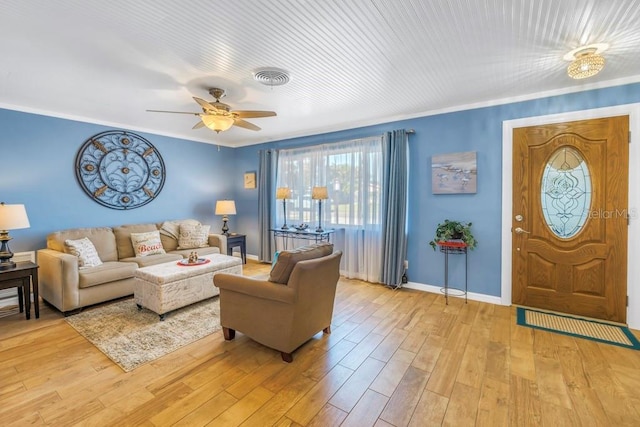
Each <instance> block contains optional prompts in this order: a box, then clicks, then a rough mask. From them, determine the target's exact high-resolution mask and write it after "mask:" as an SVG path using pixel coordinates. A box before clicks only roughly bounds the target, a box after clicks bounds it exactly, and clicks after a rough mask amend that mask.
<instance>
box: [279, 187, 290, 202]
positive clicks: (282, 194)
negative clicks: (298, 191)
mask: <svg viewBox="0 0 640 427" xmlns="http://www.w3.org/2000/svg"><path fill="white" fill-rule="evenodd" d="M290 198H291V189H290V188H289V187H278V189H277V190H276V199H278V200H281V199H290Z"/></svg>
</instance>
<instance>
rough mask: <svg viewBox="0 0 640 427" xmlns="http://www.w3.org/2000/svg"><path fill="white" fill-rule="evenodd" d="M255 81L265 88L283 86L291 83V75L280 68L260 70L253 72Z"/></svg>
mask: <svg viewBox="0 0 640 427" xmlns="http://www.w3.org/2000/svg"><path fill="white" fill-rule="evenodd" d="M253 79H254V80H255V81H257V82H258V83H262V84H263V85H265V86H282V85H286V84H287V83H289V80H290V79H291V78H290V76H289V73H288V72H286V71H285V70H281V69H279V68H259V69H257V70H255V71H254V72H253Z"/></svg>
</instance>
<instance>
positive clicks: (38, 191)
mask: <svg viewBox="0 0 640 427" xmlns="http://www.w3.org/2000/svg"><path fill="white" fill-rule="evenodd" d="M635 102H640V84H632V85H625V86H619V87H613V88H606V89H598V90H591V91H586V92H581V93H575V94H569V95H562V96H554V97H547V98H541V99H537V100H532V101H526V102H517V103H511V104H504V105H499V106H494V107H487V108H478V109H473V110H466V111H460V112H454V113H448V114H440V115H434V116H429V117H422V118H416V119H411V120H404V121H399V122H394V123H387V124H382V125H376V126H369V127H363V128H357V129H350V130H345V131H340V132H333V133H328V134H322V135H313V136H309V137H303V138H295V139H289V140H283V141H277V142H272V143H268V144H261V145H255V146H249V147H243V148H238V149H230V148H224V147H222V148H220V149H218V147H216V146H213V145H208V144H203V143H199V142H192V141H186V140H179V139H174V138H169V137H163V136H158V135H152V134H146V133H143V132H136V133H138V134H140V135H141V136H143V137H145V138H147V139H148V140H149V141H150V142H151V143H152V144H154V145H155V146H156V147H157V149H158V151H159V152H160V153H161V155H162V157H163V159H164V162H165V165H166V170H167V179H166V182H165V186H164V188H163V190H162V192H161V193H160V195H159V196H158V197H157V198H156V199H155V200H154V201H152V202H151V203H149V204H147V205H145V206H143V207H141V208H138V209H134V210H131V211H118V210H113V209H108V208H105V207H103V206H101V205H99V204H97V203H95V202H93V201H92V200H91V199H90V198H89V197H88V196H87V195H85V194H84V192H83V191H82V189H81V188H80V186H79V185H78V183H77V182H76V178H75V173H74V161H75V156H76V153H77V151H78V149H79V148H80V146H81V145H82V144H83V142H84V141H85V140H86V139H87V138H88V137H90V136H92V135H95V134H97V133H99V132H103V131H105V130H110V129H112V128H108V127H105V126H100V125H95V124H89V123H83V122H77V121H72V120H64V119H57V118H52V117H46V116H40V115H35V114H28V113H21V112H16V111H10V110H2V109H0V129H1V130H2V132H1V134H0V164H1V165H2V175H1V176H2V177H1V178H0V201H5V202H6V203H24V204H25V205H26V208H27V212H28V214H29V219H30V222H31V228H29V229H25V230H14V231H12V232H11V235H12V236H13V237H14V241H12V242H11V249H12V250H13V251H14V252H19V251H26V250H35V249H38V248H41V247H44V246H45V238H46V235H47V233H49V232H51V231H55V230H61V229H65V228H74V227H91V226H111V225H119V224H132V223H143V222H159V221H162V220H165V219H175V218H187V217H192V218H196V219H199V220H201V221H203V222H205V223H208V224H212V225H213V227H214V230H215V228H216V227H217V226H218V225H220V224H221V220H220V217H217V216H215V215H214V214H213V210H214V204H215V201H216V200H217V199H221V198H234V199H235V200H236V206H237V210H238V215H236V216H232V217H230V223H229V226H230V228H231V230H232V231H238V232H243V233H246V234H247V245H248V248H247V249H248V252H249V253H250V254H258V221H257V218H258V191H257V190H256V189H244V188H243V174H244V173H245V172H248V171H257V169H258V150H260V149H264V148H287V147H297V146H302V145H315V144H321V143H330V142H336V141H344V140H348V139H353V138H359V137H363V136H369V135H376V134H381V133H383V132H385V131H389V130H393V129H397V128H405V129H409V128H413V129H415V130H416V134H415V135H411V136H410V138H409V145H410V174H409V211H408V212H409V224H408V231H409V247H408V259H409V272H408V274H409V279H410V280H411V281H412V282H416V283H422V284H431V285H441V284H442V282H443V275H444V271H443V255H442V254H440V253H438V252H434V251H433V250H432V249H431V247H430V246H429V245H428V242H429V241H430V240H431V239H432V236H433V231H434V229H435V227H436V225H437V224H438V223H439V222H441V221H442V220H444V219H445V218H450V219H458V220H463V221H471V222H473V232H474V234H475V236H476V238H477V239H478V241H479V246H478V248H477V249H476V250H475V251H473V252H470V254H469V290H470V291H472V292H476V293H481V294H486V295H493V296H499V295H500V269H501V247H500V245H501V234H500V233H501V217H502V213H501V197H502V195H501V188H502V175H501V171H502V164H501V159H502V122H503V121H505V120H511V119H517V118H523V117H532V116H540V115H546V114H554V113H561V112H568V111H576V110H585V109H590V108H599V107H605V106H612V105H621V104H628V103H635ZM458 151H477V156H478V157H477V160H478V192H477V193H476V194H471V195H433V194H431V173H430V172H431V170H430V168H431V157H432V156H433V155H434V154H442V153H451V152H458ZM460 262H461V257H456V259H453V260H452V265H451V268H452V269H453V270H454V271H456V270H457V271H458V272H459V269H457V268H456V267H457V266H456V263H460ZM460 280H461V277H460V275H456V274H454V275H453V276H452V281H453V283H459V282H460Z"/></svg>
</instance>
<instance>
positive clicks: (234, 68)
mask: <svg viewBox="0 0 640 427" xmlns="http://www.w3.org/2000/svg"><path fill="white" fill-rule="evenodd" d="M591 43H608V44H609V45H610V48H609V49H608V50H607V51H606V52H605V53H604V56H605V58H606V60H607V64H606V66H605V69H604V70H603V71H602V72H601V73H600V74H599V75H597V76H595V77H592V78H590V79H587V80H582V81H576V80H572V79H570V78H569V77H568V76H567V75H566V67H567V65H568V63H567V62H566V61H565V60H563V58H562V57H563V56H564V54H565V53H567V52H568V51H570V50H572V49H574V48H576V47H578V46H581V45H585V44H591ZM0 61H1V64H2V65H1V66H0V76H1V81H0V107H4V108H10V109H16V110H21V111H29V112H35V113H41V114H47V115H53V116H57V117H66V118H72V119H78V120H84V121H90V122H95V123H102V124H105V125H108V126H114V127H123V128H129V129H133V130H139V131H147V132H153V133H157V134H163V135H169V136H175V137H178V138H185V139H190V140H195V141H202V142H207V143H212V144H219V145H224V146H243V145H249V144H256V143H260V142H266V141H272V140H280V139H285V138H289V137H295V136H302V135H310V134H316V133H321V132H327V131H333V130H338V129H346V128H353V127H358V126H362V125H369V124H374V123H382V122H388V121H391V120H396V119H402V118H408V117H417V116H421V115H426V114H429V113H433V112H437V111H450V110H455V109H459V108H461V107H462V106H470V105H485V104H487V103H489V104H491V103H496V102H501V101H504V100H515V99H527V98H532V97H536V96H538V95H539V94H540V93H541V92H542V93H544V92H546V93H565V92H571V91H577V90H582V89H585V88H591V87H604V86H610V85H613V84H620V83H626V82H637V81H640V1H639V0H616V1H613V0H611V1H610V0H449V1H446V0H271V1H258V0H254V1H251V0H236V1H219V0H200V1H197V0H182V1H176V0H153V1H151V0H135V1H131V0H109V1H104V0H54V1H50V0H2V2H1V8H0ZM262 67H278V68H282V69H285V70H287V71H289V72H290V73H291V77H292V79H291V82H290V83H289V84H287V85H285V86H277V87H268V86H264V85H262V84H259V83H258V82H256V81H254V80H253V78H252V71H254V70H256V69H258V68H262ZM211 87H220V88H223V89H225V90H226V91H227V96H226V97H225V98H223V99H222V101H223V102H226V103H227V104H229V105H230V106H231V107H232V109H241V110H252V109H257V110H273V111H276V112H277V113H278V116H277V117H270V118H260V119H249V121H251V122H253V123H255V124H256V125H258V126H260V127H262V130H261V131H259V132H254V131H250V130H246V129H241V128H236V127H233V128H231V130H229V131H227V132H223V133H220V134H215V133H214V132H212V131H210V130H208V129H207V128H202V129H197V130H192V129H191V127H192V126H193V125H194V124H195V123H196V122H197V120H198V119H197V117H195V116H189V115H182V114H162V113H150V112H147V111H146V110H147V109H158V110H172V111H192V112H201V111H202V110H201V109H200V107H199V106H198V105H197V104H196V103H195V102H194V101H193V99H192V96H198V97H201V98H204V99H207V100H211V101H212V100H213V98H211V97H210V95H209V94H208V88H211ZM536 94H538V95H536Z"/></svg>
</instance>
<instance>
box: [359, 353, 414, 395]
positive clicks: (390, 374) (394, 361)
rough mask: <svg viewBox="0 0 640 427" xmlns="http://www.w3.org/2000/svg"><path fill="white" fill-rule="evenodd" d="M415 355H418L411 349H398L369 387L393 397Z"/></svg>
mask: <svg viewBox="0 0 640 427" xmlns="http://www.w3.org/2000/svg"><path fill="white" fill-rule="evenodd" d="M415 357H416V355H415V354H414V353H411V352H409V351H405V350H398V351H396V352H395V354H394V355H393V357H392V358H391V360H390V361H389V362H388V363H387V364H386V365H385V367H384V368H383V369H382V371H381V372H380V374H379V375H378V376H377V377H376V379H375V380H374V382H373V383H372V384H371V386H370V387H369V388H370V389H371V390H373V391H376V392H378V393H380V394H383V395H385V396H387V397H391V395H392V394H393V392H394V391H395V390H396V387H398V384H400V381H402V377H404V374H405V372H407V369H409V366H411V362H412V361H413V360H414V359H415Z"/></svg>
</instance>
